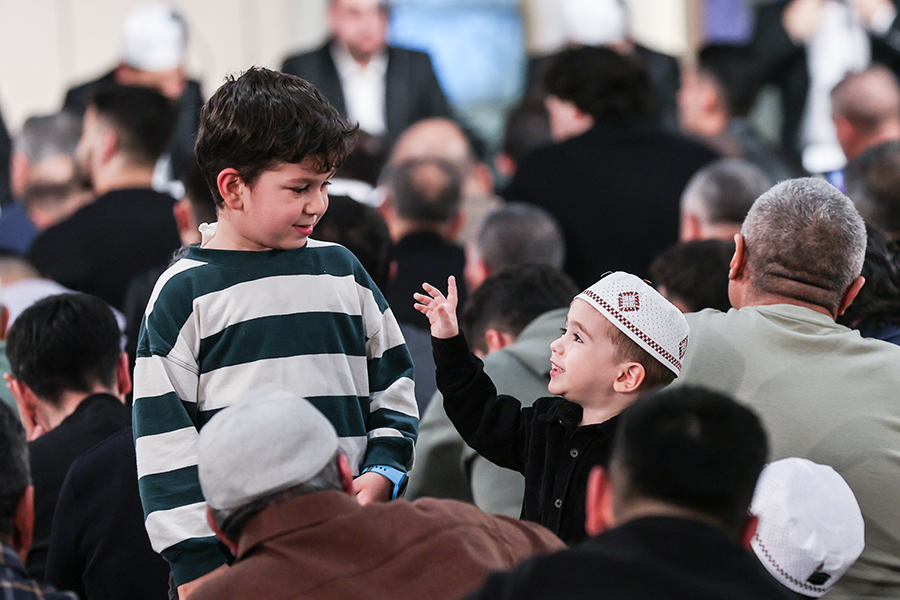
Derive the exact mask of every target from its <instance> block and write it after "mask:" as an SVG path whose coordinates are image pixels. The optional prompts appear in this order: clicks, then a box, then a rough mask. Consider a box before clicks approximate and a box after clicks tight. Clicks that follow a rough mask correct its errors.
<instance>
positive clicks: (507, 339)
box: [484, 329, 516, 354]
mask: <svg viewBox="0 0 900 600" xmlns="http://www.w3.org/2000/svg"><path fill="white" fill-rule="evenodd" d="M515 341H516V338H514V337H513V336H512V335H510V334H509V333H507V332H505V331H500V330H498V329H488V330H487V331H485V332H484V343H485V345H486V346H487V353H488V354H490V353H492V352H496V351H497V350H502V349H503V348H506V347H507V346H509V345H510V344H512V343H513V342H515Z"/></svg>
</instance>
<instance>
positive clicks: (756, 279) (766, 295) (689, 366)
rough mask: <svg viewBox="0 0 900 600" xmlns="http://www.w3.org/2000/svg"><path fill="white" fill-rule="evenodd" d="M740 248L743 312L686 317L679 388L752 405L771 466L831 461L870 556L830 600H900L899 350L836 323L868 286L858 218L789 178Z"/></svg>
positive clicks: (736, 293) (739, 304)
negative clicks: (851, 498)
mask: <svg viewBox="0 0 900 600" xmlns="http://www.w3.org/2000/svg"><path fill="white" fill-rule="evenodd" d="M735 244H736V249H735V253H734V257H733V258H732V260H731V267H730V271H729V274H728V277H729V298H730V299H731V304H732V306H733V307H734V308H735V309H737V310H730V311H728V312H727V313H721V312H718V311H715V310H705V311H702V312H699V313H693V314H689V315H687V319H688V323H689V324H690V327H691V344H690V345H689V346H688V350H687V354H686V356H685V360H684V367H683V368H682V371H681V377H679V378H678V382H677V383H676V385H681V384H701V385H706V386H709V387H711V388H713V389H716V390H719V391H722V392H725V393H729V394H731V395H733V396H735V397H736V398H737V399H738V400H741V401H743V402H745V403H747V404H748V405H750V406H751V407H752V408H754V409H755V410H756V411H757V412H758V413H759V414H760V415H761V416H762V418H763V421H764V422H765V424H766V426H767V427H768V430H769V433H770V436H771V446H772V458H773V459H775V460H777V459H781V458H785V457H789V456H798V457H801V458H806V459H808V460H812V461H814V462H817V463H820V464H825V465H829V466H831V467H833V468H834V469H835V470H836V471H837V472H838V473H839V474H840V475H841V476H842V477H843V478H844V479H845V480H846V481H847V483H848V484H849V485H850V487H851V489H853V491H854V492H855V493H856V496H857V499H858V501H859V506H860V509H861V510H862V514H863V517H864V519H865V521H866V549H865V551H864V552H863V554H862V556H861V557H860V559H859V560H858V561H857V563H856V564H855V565H854V566H853V567H851V568H850V570H849V571H847V574H846V575H845V576H844V577H843V579H841V581H839V582H838V583H837V584H836V585H835V587H834V589H833V591H832V592H831V596H830V597H831V598H851V597H852V598H875V597H897V596H900V512H898V511H897V509H896V499H897V498H900V463H898V461H897V459H896V448H898V447H900V429H898V428H897V426H896V423H898V422H900V402H898V400H900V368H898V367H900V347H898V346H896V345H894V344H888V343H885V342H881V341H878V340H872V339H866V338H862V337H860V335H859V333H858V332H855V331H852V330H850V329H848V328H846V327H844V326H842V325H838V324H837V323H835V318H836V317H837V316H838V315H840V314H841V313H843V312H844V310H845V309H846V308H847V307H848V306H849V305H850V303H851V302H852V301H853V299H854V298H855V297H856V294H857V293H858V292H859V290H860V288H861V287H862V285H863V283H864V279H863V278H862V277H860V271H861V269H862V264H863V257H864V255H865V251H866V231H865V225H864V224H863V220H862V218H861V217H860V216H859V214H858V213H857V212H856V209H854V207H853V203H852V202H851V201H850V199H849V198H847V197H846V196H844V195H843V194H842V193H840V192H839V191H838V190H837V189H836V188H834V187H833V186H831V185H830V184H828V183H826V182H825V181H822V180H819V179H791V180H788V181H785V182H782V183H780V184H778V185H776V186H775V187H773V188H772V189H771V190H769V191H768V192H766V193H765V194H763V195H762V196H761V197H760V198H759V199H758V200H757V201H756V202H755V203H754V204H753V208H752V209H751V210H750V213H749V214H748V215H747V218H746V219H745V220H744V224H743V227H742V229H741V232H740V233H739V234H738V235H736V236H735ZM807 576H808V577H813V576H814V573H813V572H810V573H808V574H807Z"/></svg>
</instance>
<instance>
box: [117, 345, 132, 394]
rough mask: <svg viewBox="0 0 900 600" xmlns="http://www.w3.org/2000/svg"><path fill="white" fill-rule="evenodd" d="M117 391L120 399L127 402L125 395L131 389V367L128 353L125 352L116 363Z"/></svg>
mask: <svg viewBox="0 0 900 600" xmlns="http://www.w3.org/2000/svg"><path fill="white" fill-rule="evenodd" d="M116 391H117V392H118V395H119V399H120V400H122V402H125V396H127V395H128V392H130V391H131V369H130V365H129V363H128V353H127V352H123V353H122V355H121V356H120V357H119V362H118V364H116Z"/></svg>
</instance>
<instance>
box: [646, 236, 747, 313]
mask: <svg viewBox="0 0 900 600" xmlns="http://www.w3.org/2000/svg"><path fill="white" fill-rule="evenodd" d="M733 255H734V242H733V241H731V240H694V241H691V242H682V243H680V244H675V245H674V246H671V247H670V248H668V249H667V250H665V251H664V252H663V253H662V254H660V255H659V256H657V257H656V258H654V259H653V263H652V264H651V265H650V275H651V276H652V277H653V283H655V284H656V285H657V286H662V287H664V288H665V292H666V293H665V294H664V296H666V298H668V299H669V300H670V301H671V300H672V299H673V298H674V299H675V300H678V301H679V302H680V303H681V304H683V305H684V306H685V307H686V308H687V312H695V311H698V310H703V309H704V308H715V309H716V310H721V311H723V312H724V311H727V310H728V309H729V308H731V302H730V301H729V299H728V269H729V264H730V263H731V257H732V256H733Z"/></svg>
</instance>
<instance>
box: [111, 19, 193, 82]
mask: <svg viewBox="0 0 900 600" xmlns="http://www.w3.org/2000/svg"><path fill="white" fill-rule="evenodd" d="M186 42H187V28H186V27H185V24H184V20H183V19H182V18H181V16H179V15H178V13H176V12H175V11H174V10H172V8H170V7H169V6H166V5H165V4H142V5H140V6H137V7H135V8H134V9H132V11H131V12H129V13H128V15H127V16H126V17H125V21H124V22H123V23H122V60H123V61H124V62H125V63H127V64H129V65H131V66H132V67H134V68H135V69H140V70H142V71H168V70H169V69H174V68H175V67H177V66H178V65H180V64H181V62H182V60H183V59H184V48H185V44H186Z"/></svg>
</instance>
